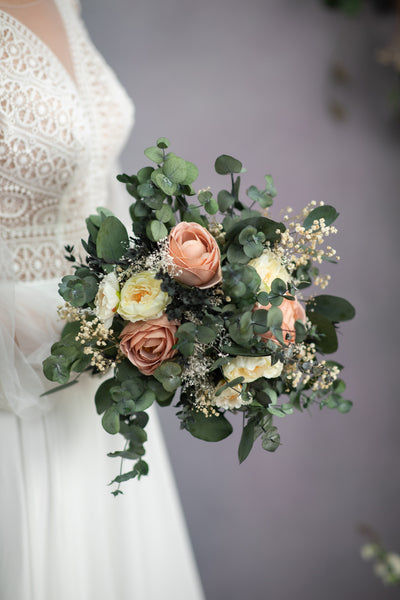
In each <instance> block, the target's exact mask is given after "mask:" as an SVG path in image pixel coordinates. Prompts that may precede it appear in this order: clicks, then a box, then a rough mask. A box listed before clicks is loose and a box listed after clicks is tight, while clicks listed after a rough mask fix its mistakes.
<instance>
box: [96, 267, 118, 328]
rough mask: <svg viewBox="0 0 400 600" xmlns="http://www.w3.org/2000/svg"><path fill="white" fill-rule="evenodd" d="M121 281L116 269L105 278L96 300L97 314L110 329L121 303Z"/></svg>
mask: <svg viewBox="0 0 400 600" xmlns="http://www.w3.org/2000/svg"><path fill="white" fill-rule="evenodd" d="M119 297H120V293H119V283H118V278H117V276H116V274H115V272H114V271H111V273H108V274H107V275H105V277H104V278H103V280H102V282H101V283H100V285H99V289H98V290H97V295H96V298H95V300H94V304H95V311H94V312H95V315H96V317H98V318H99V319H100V321H102V322H103V323H104V326H105V327H106V328H107V329H109V328H110V327H111V324H112V322H113V318H114V315H115V313H116V311H117V308H118V304H119Z"/></svg>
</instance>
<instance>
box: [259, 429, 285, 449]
mask: <svg viewBox="0 0 400 600" xmlns="http://www.w3.org/2000/svg"><path fill="white" fill-rule="evenodd" d="M261 443H262V447H263V448H264V450H266V451H267V452H275V450H277V448H279V446H280V443H281V437H280V435H279V433H278V429H277V428H276V427H273V426H272V427H270V428H269V429H268V430H267V432H266V433H264V435H263V436H262V438H261Z"/></svg>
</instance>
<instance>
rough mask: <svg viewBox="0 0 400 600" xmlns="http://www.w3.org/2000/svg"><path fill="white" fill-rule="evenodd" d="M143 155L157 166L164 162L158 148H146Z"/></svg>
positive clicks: (160, 150) (161, 152)
mask: <svg viewBox="0 0 400 600" xmlns="http://www.w3.org/2000/svg"><path fill="white" fill-rule="evenodd" d="M144 153H145V155H146V156H147V158H149V159H150V160H152V161H153V162H155V163H157V164H158V165H159V164H161V163H162V162H163V160H164V154H163V151H162V149H161V148H160V147H158V148H157V147H155V146H151V147H150V148H146V150H145V151H144Z"/></svg>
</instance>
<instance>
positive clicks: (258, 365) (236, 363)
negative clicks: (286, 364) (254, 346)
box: [222, 356, 283, 383]
mask: <svg viewBox="0 0 400 600" xmlns="http://www.w3.org/2000/svg"><path fill="white" fill-rule="evenodd" d="M282 369H283V364H282V363H281V362H280V361H279V360H278V362H276V363H275V364H274V365H271V357H270V356H256V357H252V356H236V357H235V358H233V359H232V360H231V361H229V362H228V363H227V364H226V365H224V366H223V367H222V371H223V373H224V377H225V379H226V380H227V381H233V379H236V378H237V377H244V381H245V382H247V383H249V382H250V381H255V380H256V379H258V378H259V377H266V378H267V379H273V378H275V377H279V375H280V374H281V373H282Z"/></svg>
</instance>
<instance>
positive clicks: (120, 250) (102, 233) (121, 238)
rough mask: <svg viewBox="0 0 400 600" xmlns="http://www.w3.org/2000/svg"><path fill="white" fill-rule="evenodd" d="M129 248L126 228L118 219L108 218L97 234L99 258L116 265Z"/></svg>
mask: <svg viewBox="0 0 400 600" xmlns="http://www.w3.org/2000/svg"><path fill="white" fill-rule="evenodd" d="M128 247H129V236H128V233H127V231H126V229H125V226H124V225H123V224H122V223H121V221H120V220H119V219H117V217H114V216H109V217H107V218H106V219H105V220H104V221H103V223H102V224H101V225H100V229H99V231H98V234H97V240H96V250H97V256H98V257H99V258H103V259H104V260H105V261H106V262H110V263H115V262H117V261H118V260H119V259H120V258H121V256H123V255H124V254H125V252H126V250H127V248H128Z"/></svg>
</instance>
